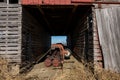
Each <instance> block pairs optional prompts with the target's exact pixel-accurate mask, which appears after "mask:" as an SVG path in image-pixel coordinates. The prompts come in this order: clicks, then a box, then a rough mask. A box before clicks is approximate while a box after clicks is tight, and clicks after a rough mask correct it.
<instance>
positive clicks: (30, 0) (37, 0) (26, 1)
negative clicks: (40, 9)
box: [21, 0, 42, 5]
mask: <svg viewBox="0 0 120 80" xmlns="http://www.w3.org/2000/svg"><path fill="white" fill-rule="evenodd" d="M21 4H22V5H37V4H42V0H21Z"/></svg>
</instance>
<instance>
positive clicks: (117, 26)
mask: <svg viewBox="0 0 120 80" xmlns="http://www.w3.org/2000/svg"><path fill="white" fill-rule="evenodd" d="M119 13H120V7H111V8H104V9H96V18H97V25H98V32H99V38H100V44H101V46H102V52H103V56H104V66H105V69H110V70H113V71H116V72H120V60H119V59H120V42H119V41H120V36H119V34H120V22H119V21H120V15H119Z"/></svg>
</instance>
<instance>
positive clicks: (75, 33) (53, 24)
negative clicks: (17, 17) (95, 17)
mask: <svg viewBox="0 0 120 80" xmlns="http://www.w3.org/2000/svg"><path fill="white" fill-rule="evenodd" d="M22 11H23V12H22V15H23V16H22V43H23V45H22V47H23V50H22V51H23V52H22V56H24V57H23V59H22V60H26V59H27V60H28V61H29V62H31V61H34V59H36V56H41V55H42V53H44V52H45V51H47V49H48V48H50V45H51V43H50V42H51V41H50V40H51V39H50V37H51V36H61V35H66V36H67V45H68V47H69V48H70V49H71V50H72V51H73V54H74V56H76V58H77V57H78V60H79V61H81V59H83V60H85V61H87V62H91V61H92V62H94V54H93V46H94V44H93V22H92V6H90V5H88V6H77V7H76V6H42V7H39V6H23V10H22ZM43 13H44V14H43ZM27 55H28V56H27Z"/></svg>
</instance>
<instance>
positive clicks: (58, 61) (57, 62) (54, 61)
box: [52, 58, 60, 67]
mask: <svg viewBox="0 0 120 80" xmlns="http://www.w3.org/2000/svg"><path fill="white" fill-rule="evenodd" d="M52 64H53V66H54V67H58V66H59V65H60V60H59V59H58V58H54V60H53V61H52Z"/></svg>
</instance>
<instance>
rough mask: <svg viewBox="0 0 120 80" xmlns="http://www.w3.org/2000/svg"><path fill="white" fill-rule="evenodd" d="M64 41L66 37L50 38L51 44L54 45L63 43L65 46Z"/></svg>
mask: <svg viewBox="0 0 120 80" xmlns="http://www.w3.org/2000/svg"><path fill="white" fill-rule="evenodd" d="M66 40H67V37H66V36H52V37H51V43H52V44H55V43H63V44H65V45H66Z"/></svg>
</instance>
